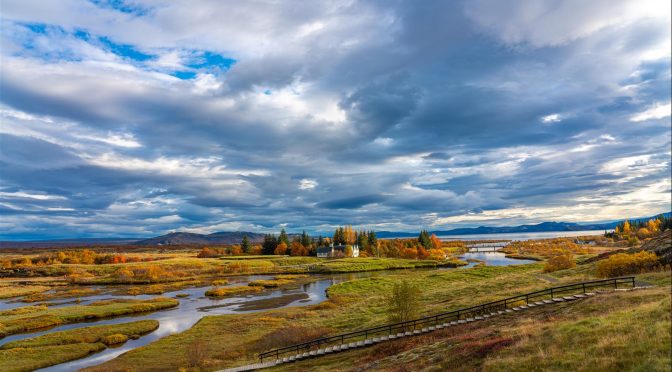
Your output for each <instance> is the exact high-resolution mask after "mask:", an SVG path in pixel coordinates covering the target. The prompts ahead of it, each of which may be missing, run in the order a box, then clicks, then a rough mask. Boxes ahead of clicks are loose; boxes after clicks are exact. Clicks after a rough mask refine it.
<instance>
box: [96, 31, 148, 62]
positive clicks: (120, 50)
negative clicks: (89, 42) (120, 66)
mask: <svg viewBox="0 0 672 372" xmlns="http://www.w3.org/2000/svg"><path fill="white" fill-rule="evenodd" d="M98 41H99V42H100V43H101V44H103V46H104V47H105V48H106V49H108V50H109V51H110V52H112V53H114V54H116V55H118V56H120V57H123V58H128V59H132V60H134V61H140V62H142V61H146V60H148V59H152V58H154V56H153V55H151V54H147V53H143V52H141V51H139V50H138V49H136V48H135V47H134V46H132V45H129V44H119V43H115V42H113V41H112V40H110V39H109V38H108V37H105V36H101V37H98Z"/></svg>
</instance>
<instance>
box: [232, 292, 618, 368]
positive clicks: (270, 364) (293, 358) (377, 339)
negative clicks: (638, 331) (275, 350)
mask: <svg viewBox="0 0 672 372" xmlns="http://www.w3.org/2000/svg"><path fill="white" fill-rule="evenodd" d="M622 290H631V289H629V288H628V289H622ZM600 293H613V290H610V291H605V290H597V291H595V292H588V293H584V294H575V295H569V296H563V297H556V298H553V299H551V300H541V301H536V302H532V303H528V304H526V305H521V306H517V307H513V308H511V309H504V310H499V311H492V312H491V313H489V314H481V315H478V316H474V317H472V318H466V319H459V320H457V321H451V322H446V323H443V324H436V325H433V326H428V327H424V328H422V329H415V330H413V331H406V332H401V333H397V334H396V335H395V334H391V335H386V336H380V337H373V338H367V339H364V340H361V341H356V342H350V343H347V344H342V345H336V346H329V347H325V348H322V349H317V350H310V351H306V352H303V353H297V354H296V355H290V356H288V357H287V356H286V357H283V358H281V359H276V360H271V361H268V362H264V363H255V364H250V365H246V366H240V367H235V368H229V369H226V370H223V371H220V372H239V371H252V370H257V369H263V368H268V367H273V366H276V365H280V364H283V363H292V362H294V361H298V360H302V359H305V358H310V357H317V356H322V355H325V354H330V353H336V352H339V351H345V350H349V349H352V348H358V347H363V346H369V345H372V344H376V343H379V342H383V341H387V340H394V339H396V338H400V337H407V336H412V335H418V334H421V333H426V332H431V331H434V330H437V329H442V328H445V327H450V326H453V325H459V324H465V323H470V322H475V321H478V320H484V319H487V318H490V317H493V316H496V315H501V314H506V313H512V312H516V311H521V310H524V309H527V308H530V307H535V306H542V305H546V304H553V303H560V302H566V301H573V300H577V299H583V298H587V297H591V296H595V295H597V294H600Z"/></svg>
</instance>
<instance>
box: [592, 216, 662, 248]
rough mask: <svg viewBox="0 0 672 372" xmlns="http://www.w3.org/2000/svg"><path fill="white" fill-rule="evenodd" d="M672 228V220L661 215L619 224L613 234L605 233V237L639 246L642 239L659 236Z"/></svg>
mask: <svg viewBox="0 0 672 372" xmlns="http://www.w3.org/2000/svg"><path fill="white" fill-rule="evenodd" d="M671 228H672V218H670V216H666V215H664V214H660V215H658V216H656V217H654V218H651V219H649V220H633V221H630V220H625V221H623V222H621V223H619V224H618V225H617V226H616V228H615V229H614V231H613V232H605V234H604V236H605V237H607V238H611V239H613V240H614V241H623V240H627V241H628V245H631V246H634V245H637V244H639V242H640V240H641V239H647V238H651V237H654V236H658V235H659V234H660V233H661V232H663V231H665V230H667V229H671Z"/></svg>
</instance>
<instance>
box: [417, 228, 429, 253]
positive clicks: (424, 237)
mask: <svg viewBox="0 0 672 372" xmlns="http://www.w3.org/2000/svg"><path fill="white" fill-rule="evenodd" d="M418 243H420V245H422V247H423V248H425V249H431V248H432V239H431V238H430V236H429V232H428V231H427V230H422V231H420V235H418Z"/></svg>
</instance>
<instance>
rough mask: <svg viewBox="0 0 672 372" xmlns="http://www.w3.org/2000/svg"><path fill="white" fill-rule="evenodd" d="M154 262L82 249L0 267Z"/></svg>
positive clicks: (0, 264) (22, 260)
mask: <svg viewBox="0 0 672 372" xmlns="http://www.w3.org/2000/svg"><path fill="white" fill-rule="evenodd" d="M154 260H155V259H154V258H152V257H143V258H140V257H135V256H126V255H123V254H101V253H96V252H94V251H91V250H88V249H83V250H81V251H59V252H55V253H49V254H43V255H40V256H37V257H32V258H31V257H23V258H19V259H13V260H3V261H1V262H0V267H2V268H3V269H12V268H20V267H31V266H48V265H58V264H82V265H105V264H118V263H127V262H147V261H154Z"/></svg>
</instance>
